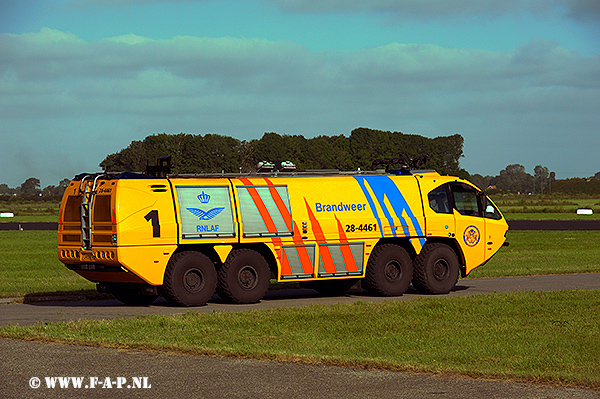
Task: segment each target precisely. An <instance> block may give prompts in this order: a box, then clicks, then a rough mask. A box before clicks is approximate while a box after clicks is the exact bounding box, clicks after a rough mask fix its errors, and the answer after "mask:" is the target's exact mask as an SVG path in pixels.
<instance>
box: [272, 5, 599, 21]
mask: <svg viewBox="0 0 600 399" xmlns="http://www.w3.org/2000/svg"><path fill="white" fill-rule="evenodd" d="M270 1H271V2H272V3H273V4H275V5H276V6H277V7H279V8H281V9H282V10H284V11H287V12H300V13H348V12H375V13H385V14H388V15H396V16H398V17H421V18H446V17H473V16H485V17H490V18H497V17H503V16H506V15H513V14H523V13H527V14H532V15H539V16H543V17H548V16H552V15H566V16H567V17H569V18H573V19H576V20H583V21H592V20H596V21H597V20H598V18H599V17H600V3H599V2H598V1H596V0H553V1H548V0H504V1H497V0H454V1H447V0H320V1H313V0H270Z"/></svg>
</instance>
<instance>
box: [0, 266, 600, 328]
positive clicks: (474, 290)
mask: <svg viewBox="0 0 600 399" xmlns="http://www.w3.org/2000/svg"><path fill="white" fill-rule="evenodd" d="M572 289H600V273H591V274H567V275H555V276H524V277H504V278H483V279H460V280H458V284H457V285H456V289H455V290H454V291H453V292H451V293H450V294H448V295H444V296H446V297H455V296H468V295H477V294H489V293H493V292H511V291H554V290H572ZM353 291H357V290H353ZM422 296H424V295H421V294H419V293H417V292H416V291H414V290H413V289H412V287H411V288H410V289H409V290H408V291H407V292H406V293H405V294H404V295H402V296H399V297H392V298H384V297H375V296H370V295H368V294H367V293H366V292H352V291H351V292H350V293H349V294H348V295H345V296H324V295H321V294H318V293H317V292H316V291H313V290H310V289H289V290H281V289H276V290H272V291H269V292H267V295H266V296H265V298H264V299H263V300H262V301H261V302H260V303H256V304H250V305H233V304H227V303H223V302H222V301H221V300H220V298H219V297H218V296H217V295H215V296H214V297H213V299H212V300H211V301H209V302H208V304H206V305H205V306H199V307H193V308H180V307H171V306H168V305H167V303H166V302H165V301H164V299H162V298H159V299H158V300H157V301H156V302H155V303H153V304H152V305H151V306H127V305H123V304H122V303H121V302H119V301H117V300H100V301H82V300H65V301H59V302H51V301H43V302H37V303H10V304H0V325H2V324H20V325H31V324H36V323H46V322H57V321H68V320H78V319H112V318H116V317H134V316H140V315H149V314H156V315H173V314H179V313H185V312H189V311H194V312H200V313H209V312H240V311H245V310H254V309H272V308H280V307H292V306H308V305H327V304H334V303H352V302H356V301H364V302H381V301H408V300H411V299H414V298H419V297H422Z"/></svg>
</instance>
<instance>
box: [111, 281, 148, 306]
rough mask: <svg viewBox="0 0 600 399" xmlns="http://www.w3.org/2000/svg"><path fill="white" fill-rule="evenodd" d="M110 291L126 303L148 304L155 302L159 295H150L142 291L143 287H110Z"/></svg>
mask: <svg viewBox="0 0 600 399" xmlns="http://www.w3.org/2000/svg"><path fill="white" fill-rule="evenodd" d="M110 292H111V294H113V296H114V297H115V298H116V299H117V300H118V301H121V302H123V303H124V304H126V305H134V306H147V305H150V304H151V303H152V302H154V301H155V300H156V299H157V298H158V295H148V294H144V293H142V289H137V288H130V287H127V288H124V287H115V286H113V287H110Z"/></svg>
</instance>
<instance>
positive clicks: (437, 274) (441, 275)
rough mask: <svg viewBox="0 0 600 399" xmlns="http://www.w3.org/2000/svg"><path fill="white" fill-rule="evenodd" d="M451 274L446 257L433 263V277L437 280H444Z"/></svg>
mask: <svg viewBox="0 0 600 399" xmlns="http://www.w3.org/2000/svg"><path fill="white" fill-rule="evenodd" d="M449 275H450V266H449V265H448V262H446V260H445V259H438V260H437V261H436V262H435V264H434V265H433V277H434V278H435V279H436V280H437V281H444V280H446V279H447V278H448V276H449Z"/></svg>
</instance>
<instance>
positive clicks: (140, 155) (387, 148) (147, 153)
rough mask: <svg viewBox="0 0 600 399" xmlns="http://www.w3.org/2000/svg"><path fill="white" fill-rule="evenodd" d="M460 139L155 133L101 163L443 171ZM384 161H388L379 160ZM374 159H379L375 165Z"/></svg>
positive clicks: (456, 154) (140, 167) (452, 162)
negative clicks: (271, 164) (275, 164)
mask: <svg viewBox="0 0 600 399" xmlns="http://www.w3.org/2000/svg"><path fill="white" fill-rule="evenodd" d="M463 144H464V139H463V137H462V136H461V135H459V134H455V135H452V136H447V137H436V138H434V139H430V138H427V137H423V136H420V135H416V134H403V133H400V132H389V131H381V130H373V129H367V128H358V129H355V130H353V131H352V132H351V133H350V136H349V137H346V136H344V135H339V136H324V135H321V136H317V137H314V138H310V139H307V138H306V137H304V136H302V135H280V134H278V133H265V134H264V135H263V136H262V138H260V139H255V140H250V141H244V140H238V139H235V138H232V137H227V136H221V135H218V134H206V135H204V136H202V135H191V134H184V133H180V134H175V135H170V134H164V133H163V134H156V135H152V136H148V137H146V138H145V139H144V140H143V141H133V142H132V143H131V144H130V145H129V146H128V147H127V148H125V149H123V150H121V151H119V152H116V153H114V154H110V155H108V156H107V157H106V158H105V159H104V160H103V161H102V162H101V163H100V166H101V167H102V169H103V170H104V171H105V172H116V171H124V170H129V171H144V170H145V169H146V166H147V165H153V164H154V163H155V162H156V159H157V158H158V157H160V156H164V155H171V157H172V163H171V170H172V172H173V173H210V172H222V171H223V172H228V173H232V172H239V171H243V172H248V171H252V170H254V169H255V168H256V165H257V164H258V163H259V162H262V161H270V162H276V161H290V162H293V163H294V164H295V165H296V168H297V169H298V170H307V169H340V170H354V169H357V168H361V169H363V170H372V169H373V168H374V167H378V168H381V167H387V168H401V167H410V166H415V165H418V167H419V168H425V169H435V170H437V171H439V172H440V173H443V174H458V173H460V172H461V169H460V167H459V160H460V158H461V157H462V156H463ZM382 160H386V161H382ZM376 161H379V163H377V164H375V165H374V163H375V162H376Z"/></svg>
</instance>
